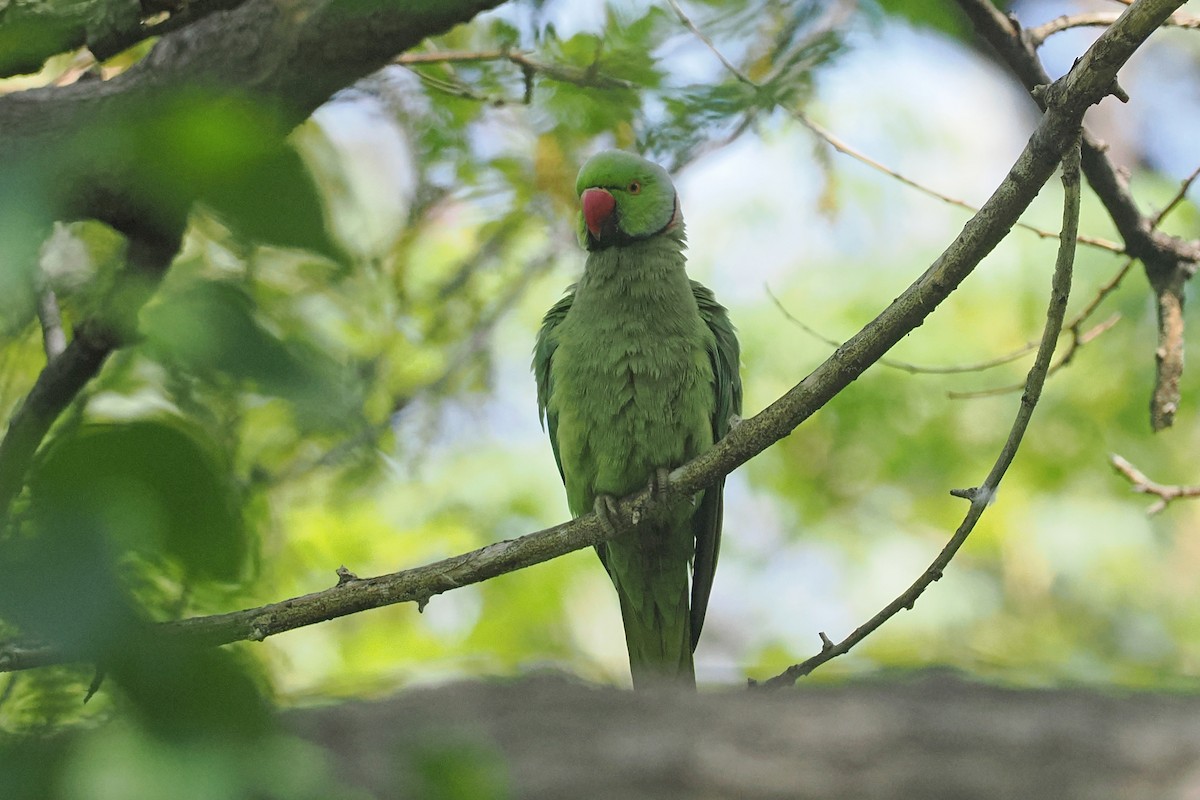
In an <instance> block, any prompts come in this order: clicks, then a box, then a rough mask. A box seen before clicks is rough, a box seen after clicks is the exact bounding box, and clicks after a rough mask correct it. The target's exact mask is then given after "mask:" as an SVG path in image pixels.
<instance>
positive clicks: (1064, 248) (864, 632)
mask: <svg viewBox="0 0 1200 800" xmlns="http://www.w3.org/2000/svg"><path fill="white" fill-rule="evenodd" d="M1062 182H1063V187H1064V189H1065V197H1064V199H1063V225H1062V239H1061V241H1060V244H1059V249H1058V258H1057V259H1056V261H1055V265H1054V278H1053V280H1052V282H1051V288H1050V303H1049V307H1048V308H1047V309H1046V327H1045V328H1044V329H1043V331H1042V341H1041V344H1040V345H1039V346H1038V353H1037V356H1036V357H1035V358H1034V361H1033V366H1031V367H1030V368H1029V374H1028V376H1027V377H1026V378H1025V394H1024V395H1023V396H1022V397H1021V404H1020V406H1019V407H1018V408H1017V415H1016V419H1015V420H1013V425H1012V429H1011V430H1010V431H1009V433H1008V439H1007V441H1005V443H1004V447H1003V449H1001V451H1000V455H999V456H998V457H997V458H996V463H995V464H994V465H993V466H992V469H991V471H990V472H989V473H988V476H987V478H985V479H984V481H983V483H982V484H980V485H979V486H978V487H975V488H972V489H965V490H956V491H954V492H951V494H953V495H955V496H956V497H963V498H965V499H967V500H969V501H970V503H971V506H970V508H969V509H968V510H967V514H966V516H965V517H964V518H963V521H962V523H961V524H960V525H959V526H958V530H956V531H955V532H954V535H953V536H952V537H951V538H950V541H949V542H947V543H946V546H945V547H944V548H942V551H941V552H940V553H938V555H937V558H935V559H934V560H933V563H931V564H930V565H929V568H928V569H926V570H925V572H924V573H922V574H921V576H920V577H919V578H917V580H916V581H915V582H914V583H913V584H912V585H911V586H909V587H908V589H906V590H905V591H904V592H903V593H901V594H900V596H898V597H897V598H896V599H895V600H893V601H892V602H890V603H888V604H887V605H886V606H884V608H883V609H881V610H880V611H879V613H877V614H876V615H875V616H873V617H871V619H869V620H867V621H866V622H865V623H863V624H862V625H860V626H859V627H858V628H856V629H855V630H854V631H853V632H852V633H851V634H850V635H849V636H847V637H846V638H845V639H843V640H842V641H840V642H838V643H837V644H834V643H833V642H831V641H830V639H829V637H828V636H826V635H825V634H824V633H822V634H821V643H822V644H821V651H820V652H819V653H817V654H816V655H814V656H812V657H811V658H809V659H808V660H807V661H804V662H801V663H799V664H794V665H792V666H790V667H788V668H787V669H786V670H784V671H783V672H782V673H780V674H779V675H776V676H775V677H774V678H771V679H770V680H768V681H766V682H765V684H764V685H765V686H768V687H777V686H790V685H792V684H794V683H795V682H796V681H797V680H798V679H800V678H802V677H804V676H805V675H808V674H809V673H811V672H812V671H813V670H814V669H816V668H817V667H819V666H821V665H822V664H824V663H825V662H827V661H829V660H830V659H833V658H836V657H838V656H840V655H843V654H845V653H848V652H849V651H850V648H852V647H854V645H856V644H858V643H859V642H861V641H862V640H863V639H865V638H866V637H867V636H869V635H871V634H872V633H873V632H874V631H876V630H878V629H879V627H880V626H881V625H883V624H884V623H885V622H887V621H888V620H889V619H891V618H892V617H894V616H895V615H896V614H898V613H900V612H901V611H903V610H905V609H912V607H913V605H914V604H915V603H916V602H917V599H918V598H919V597H920V596H921V595H922V593H924V591H925V590H926V589H927V588H929V586H931V585H932V584H933V582H934V581H936V580H939V579H941V577H942V573H943V571H944V570H945V569H946V567H947V566H948V565H949V564H950V561H951V559H953V558H954V556H955V554H956V553H957V552H958V550H959V548H961V547H962V545H963V543H964V542H965V541H966V540H967V537H968V536H969V535H970V534H971V531H972V530H974V529H975V524H976V523H977V522H978V521H979V518H980V517H981V516H982V515H983V512H984V509H986V508H987V507H988V506H989V505H991V503H992V501H993V500H995V498H996V490H997V489H998V488H999V485H1000V480H1001V479H1002V478H1003V477H1004V473H1005V472H1007V471H1008V467H1009V465H1011V464H1012V461H1013V458H1014V457H1015V456H1016V454H1017V448H1018V447H1020V445H1021V440H1022V438H1024V436H1025V431H1026V430H1027V429H1028V427H1029V421H1030V419H1031V418H1032V417H1033V410H1034V408H1036V407H1037V403H1038V399H1039V398H1040V397H1041V394H1042V387H1043V386H1045V384H1046V377H1047V375H1048V374H1049V367H1050V359H1051V357H1052V356H1053V355H1054V348H1055V345H1056V344H1057V342H1058V335H1059V333H1061V332H1062V325H1063V317H1064V316H1065V315H1066V310H1067V299H1068V297H1069V296H1070V292H1071V275H1072V272H1073V270H1074V266H1075V244H1076V242H1075V236H1076V234H1077V233H1078V231H1079V194H1080V192H1079V143H1078V140H1076V143H1075V145H1073V146H1072V147H1071V149H1070V150H1068V152H1067V153H1066V154H1065V156H1064V157H1063V173H1062Z"/></svg>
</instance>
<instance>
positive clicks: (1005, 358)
mask: <svg viewBox="0 0 1200 800" xmlns="http://www.w3.org/2000/svg"><path fill="white" fill-rule="evenodd" d="M765 289H766V292H767V297H770V298H771V302H773V303H774V304H775V307H776V308H778V309H779V312H780V313H781V314H783V316H784V318H785V319H787V321H788V322H791V323H792V324H793V325H795V326H796V327H797V328H799V329H800V330H802V331H804V332H805V333H807V334H808V335H809V336H811V337H813V338H814V339H816V340H817V341H820V342H824V343H825V344H827V345H829V346H831V347H838V346H839V345H841V343H842V342H841V340H839V339H834V338H833V337H831V336H826V335H824V334H823V333H821V332H820V331H818V330H816V329H815V328H813V327H812V326H811V325H809V324H807V323H806V322H803V321H801V320H800V319H798V318H796V316H795V315H793V314H792V312H790V311H788V310H787V307H786V306H784V305H783V301H781V300H780V299H779V298H778V297H776V296H775V293H774V292H772V291H771V287H770V286H767V287H765ZM1037 346H1038V343H1037V342H1029V343H1028V344H1025V345H1023V346H1022V347H1020V348H1018V349H1016V350H1013V351H1011V352H1008V353H1005V354H1004V355H1000V356H996V357H995V358H990V359H987V360H986V361H976V362H974V363H971V364H953V365H951V366H948V367H938V366H932V365H925V364H912V363H910V362H907V361H897V360H895V359H893V358H881V359H879V361H878V362H876V363H878V364H880V365H881V366H884V367H891V368H892V369H898V370H901V371H903V372H908V373H911V374H914V375H956V374H959V373H963V372H984V371H985V370H989V369H992V368H994V367H998V366H1001V365H1003V364H1009V363H1011V362H1013V361H1016V360H1017V359H1018V358H1020V357H1021V356H1023V355H1025V354H1026V353H1029V352H1032V351H1033V350H1036V349H1037Z"/></svg>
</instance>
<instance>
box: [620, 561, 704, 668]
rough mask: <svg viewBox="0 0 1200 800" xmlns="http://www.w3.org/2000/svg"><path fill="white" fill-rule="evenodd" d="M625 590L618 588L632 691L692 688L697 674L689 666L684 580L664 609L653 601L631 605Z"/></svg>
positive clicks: (689, 648)
mask: <svg viewBox="0 0 1200 800" xmlns="http://www.w3.org/2000/svg"><path fill="white" fill-rule="evenodd" d="M625 588H626V587H622V586H621V585H620V584H618V585H617V595H618V596H619V597H620V601H621V621H622V622H623V623H624V625H625V646H626V648H627V649H628V651H629V671H630V673H631V674H632V675H633V688H634V689H644V688H647V687H650V686H654V685H664V684H676V685H681V686H687V687H693V688H694V687H695V685H696V673H695V668H694V666H693V662H692V634H691V623H690V615H689V613H688V600H689V597H688V589H687V581H686V578H685V580H684V582H683V586H682V587H680V591H679V593H678V596H677V598H676V600H675V602H674V603H671V604H669V605H667V606H666V607H664V604H662V603H659V602H653V601H651V602H646V603H643V604H642V605H641V606H640V607H639V606H637V605H636V604H635V603H633V602H632V601H631V599H630V595H629V593H628V592H627V591H625ZM672 606H673V607H672Z"/></svg>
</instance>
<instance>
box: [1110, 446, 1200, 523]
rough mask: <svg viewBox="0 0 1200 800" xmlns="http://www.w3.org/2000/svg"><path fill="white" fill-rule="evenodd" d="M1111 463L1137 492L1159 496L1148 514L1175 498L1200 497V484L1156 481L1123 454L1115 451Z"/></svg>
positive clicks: (1164, 506)
mask: <svg viewBox="0 0 1200 800" xmlns="http://www.w3.org/2000/svg"><path fill="white" fill-rule="evenodd" d="M1108 461H1109V463H1110V464H1112V466H1113V469H1115V470H1116V471H1117V472H1119V473H1121V474H1122V475H1124V476H1125V478H1126V480H1128V481H1129V483H1130V485H1131V488H1132V489H1133V490H1134V491H1135V492H1140V493H1141V494H1152V495H1154V496H1155V497H1157V498H1158V500H1156V501H1155V502H1154V503H1153V504H1152V505H1151V506H1150V507H1149V508H1147V509H1146V515H1147V516H1154V515H1155V514H1157V513H1159V512H1160V511H1162V510H1163V509H1164V508H1166V507H1167V505H1168V504H1169V503H1171V502H1172V501H1173V500H1179V499H1181V498H1187V497H1200V486H1167V485H1164V484H1161V483H1155V482H1154V481H1152V480H1150V479H1149V478H1148V477H1146V473H1144V472H1142V471H1141V470H1140V469H1138V468H1137V467H1135V466H1134V465H1133V464H1130V463H1129V462H1128V461H1126V460H1125V459H1124V458H1122V457H1121V456H1119V455H1117V454H1116V453H1113V454H1112V455H1111V456H1109V459H1108Z"/></svg>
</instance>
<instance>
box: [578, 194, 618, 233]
mask: <svg viewBox="0 0 1200 800" xmlns="http://www.w3.org/2000/svg"><path fill="white" fill-rule="evenodd" d="M579 204H580V205H581V206H582V207H583V221H584V224H586V225H587V229H588V230H589V231H591V233H592V236H593V237H595V238H596V239H599V238H600V228H602V227H603V226H604V223H605V222H606V221H607V220H608V218H609V217H611V216H612V213H613V210H614V209H615V208H616V207H617V201H616V198H614V197H613V196H612V195H611V194H609V193H608V192H607V191H605V190H604V189H584V190H583V194H582V195H580V197H579Z"/></svg>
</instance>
